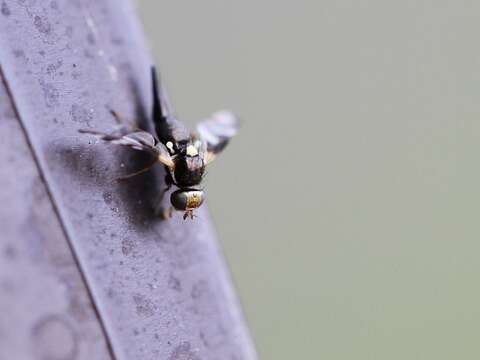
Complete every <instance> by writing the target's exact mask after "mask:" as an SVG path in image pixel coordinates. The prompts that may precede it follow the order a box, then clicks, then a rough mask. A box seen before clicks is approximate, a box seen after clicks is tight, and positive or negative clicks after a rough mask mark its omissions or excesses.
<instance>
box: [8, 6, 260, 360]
mask: <svg viewBox="0 0 480 360" xmlns="http://www.w3.org/2000/svg"><path fill="white" fill-rule="evenodd" d="M0 5H1V13H0V18H1V21H0V63H1V66H2V70H3V73H4V75H5V78H6V83H7V84H8V87H9V89H10V92H11V96H12V98H13V101H14V103H15V106H16V108H17V110H18V114H19V117H20V122H21V124H22V126H23V128H24V129H25V131H26V135H27V138H28V140H29V142H30V143H31V146H32V149H33V153H34V155H35V159H36V161H37V162H38V166H39V167H40V169H41V171H42V173H43V175H44V179H45V183H46V185H47V189H46V190H47V191H48V192H49V193H50V194H51V199H52V200H53V206H54V208H55V209H56V210H57V212H58V214H59V220H60V224H61V225H62V227H63V228H64V229H65V234H66V238H67V239H64V238H63V241H68V242H69V243H70V244H71V247H72V249H73V251H74V253H75V255H76V257H77V258H78V262H79V265H80V270H81V271H82V274H83V276H84V278H85V279H86V284H87V287H88V289H89V291H90V295H91V297H92V299H93V301H94V304H95V306H96V308H97V310H98V313H99V316H100V320H101V324H102V326H103V327H104V329H105V331H106V334H107V338H108V342H109V343H111V346H112V349H113V353H114V357H115V358H117V359H172V360H173V359H208V360H215V359H218V360H225V359H246V360H250V359H255V358H256V355H255V352H254V349H253V346H252V343H251V340H250V337H249V334H248V332H247V330H246V327H245V325H244V321H243V317H242V314H241V311H240V308H239V305H238V303H237V300H236V296H235V294H234V291H233V289H232V286H231V282H230V279H229V275H228V272H227V270H226V267H225V264H224V262H223V258H222V256H221V252H220V251H219V248H218V244H217V242H216V239H215V236H214V230H213V228H212V226H211V224H210V222H209V220H208V213H207V211H206V210H205V209H203V211H200V212H199V213H198V215H199V217H198V218H197V219H196V220H195V221H193V222H192V221H190V222H184V221H183V220H182V219H181V218H180V217H179V216H176V217H175V218H174V219H172V220H171V221H168V222H161V221H159V219H158V218H156V217H155V216H154V214H153V211H152V209H153V206H154V204H155V200H156V196H157V194H158V193H159V190H161V189H162V187H163V180H162V179H163V173H162V170H161V169H156V170H155V171H153V172H150V173H147V174H144V175H141V176H139V177H137V178H134V179H132V180H130V181H125V182H121V183H119V182H117V181H115V177H116V176H118V175H120V174H125V173H127V172H131V171H134V170H137V169H139V168H141V167H142V165H143V164H144V163H145V161H148V159H145V157H143V156H141V154H139V153H134V152H132V151H128V150H125V149H119V148H117V147H114V146H108V145H105V144H102V143H99V142H97V141H94V140H92V139H90V138H88V137H86V136H84V135H83V136H82V135H80V134H78V132H77V130H78V129H79V128H90V127H91V128H96V129H100V130H108V129H110V128H111V127H112V126H114V124H115V122H114V120H113V119H112V118H111V116H110V115H109V109H110V108H113V109H115V110H117V111H118V112H119V113H121V114H124V115H126V116H127V117H129V118H133V119H138V121H139V122H142V123H143V124H144V125H146V124H147V125H148V123H147V117H148V116H146V114H148V113H149V109H150V104H151V99H150V86H149V84H150V79H149V66H150V63H151V60H150V58H149V56H148V55H147V54H148V53H147V50H146V47H145V45H144V41H143V37H142V34H141V31H140V28H139V26H138V24H137V23H136V19H135V18H134V17H133V13H132V12H133V11H132V8H131V5H130V3H129V2H127V1H119V0H105V1H93V0H92V1H48V2H47V1H45V2H44V1H42V2H40V1H34V0H24V1H13V0H11V1H8V0H5V1H2V2H1V3H0ZM2 136H4V135H3V134H2ZM11 136H13V135H11ZM24 156H26V157H29V156H30V155H28V154H26V155H24ZM29 161H30V164H29V165H28V166H29V167H30V168H33V166H34V164H33V160H32V159H31V158H30V160H29ZM32 171H33V170H32ZM1 172H2V174H3V176H6V177H9V179H10V180H9V181H12V180H11V179H12V176H15V171H14V172H13V173H12V170H10V171H9V170H8V169H7V168H6V166H4V165H3V162H2V167H1ZM17 181H19V179H18V178H17ZM4 191H8V190H6V188H5V187H2V188H0V192H4ZM25 191H27V192H28V191H31V190H29V189H26V190H25ZM10 196H12V194H10ZM18 206H19V207H20V209H17V207H18ZM27 206H28V204H27V203H24V204H22V205H17V206H13V207H12V209H11V211H12V214H11V215H10V213H8V212H7V214H6V215H5V216H8V218H7V219H6V220H5V221H7V222H8V221H10V220H9V219H10V216H14V214H16V212H17V211H18V212H19V213H20V212H21V211H25V209H24V208H25V207H27ZM2 214H3V213H2ZM45 214H46V213H45ZM45 214H43V212H42V215H45ZM50 218H51V219H52V220H51V221H52V223H53V222H54V221H55V220H54V219H55V217H54V216H53V215H52V216H51V217H46V218H45V219H44V222H45V223H49V221H50ZM56 228H59V226H58V224H57V226H56ZM25 229H30V230H29V231H33V232H36V230H35V228H34V227H31V226H29V225H25ZM49 231H50V230H49ZM51 231H53V230H51ZM56 231H57V232H58V229H57V230H56ZM25 276H26V275H25ZM70 291H71V289H68V288H67V289H66V292H67V295H66V296H68V295H71V294H72V293H71V292H70ZM52 304H53V303H52ZM52 306H53V305H52ZM12 322H14V320H12ZM93 325H95V324H92V326H93ZM99 328H100V327H99V326H98V324H97V326H96V331H97V333H98V331H99ZM31 330H32V329H31ZM88 333H89V332H88V331H83V330H82V331H81V336H87V335H88ZM2 336H3V334H2ZM99 343H101V341H100V342H99ZM54 356H56V355H54ZM54 356H51V358H60V357H58V356H57V357H54ZM33 358H35V357H33ZM65 358H70V357H65ZM78 358H80V356H79V357H78Z"/></svg>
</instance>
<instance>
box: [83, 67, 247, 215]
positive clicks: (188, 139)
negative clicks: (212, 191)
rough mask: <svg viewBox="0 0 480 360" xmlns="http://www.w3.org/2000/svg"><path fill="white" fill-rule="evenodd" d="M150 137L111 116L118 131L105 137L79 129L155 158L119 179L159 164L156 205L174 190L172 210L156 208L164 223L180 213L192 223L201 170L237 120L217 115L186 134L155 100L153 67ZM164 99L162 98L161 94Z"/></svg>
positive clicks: (233, 130) (200, 196)
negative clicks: (161, 180) (162, 178)
mask: <svg viewBox="0 0 480 360" xmlns="http://www.w3.org/2000/svg"><path fill="white" fill-rule="evenodd" d="M151 77H152V92H153V110H152V117H153V122H154V125H155V134H151V133H150V132H148V131H144V130H141V129H138V128H135V127H134V126H133V125H132V124H126V123H125V122H124V121H123V120H122V119H121V117H120V116H119V115H118V114H117V113H116V112H115V111H111V113H112V115H113V116H114V117H115V119H116V120H117V122H119V124H120V125H119V127H118V128H117V129H115V130H114V131H112V132H110V133H104V132H100V131H95V130H90V129H82V130H79V131H80V132H81V133H86V134H91V135H94V136H96V137H97V138H99V139H101V140H104V141H106V142H109V143H112V144H118V145H125V146H128V147H130V148H132V149H135V150H140V151H144V152H147V153H150V154H151V155H152V156H154V161H153V162H152V163H151V164H150V165H149V166H147V167H146V168H144V169H142V170H140V171H137V172H135V173H133V174H129V175H127V176H123V177H121V178H120V179H127V178H130V177H132V176H135V175H138V174H141V173H143V172H145V171H147V170H149V169H150V168H151V167H152V166H153V165H155V164H157V163H158V162H160V163H161V164H163V165H164V166H165V169H166V174H167V175H166V177H165V183H166V188H165V189H164V191H163V192H162V193H161V194H160V195H161V196H160V201H159V203H160V202H161V199H162V198H163V196H164V195H165V193H166V192H167V191H168V190H170V188H171V187H172V186H176V187H177V188H178V189H177V190H176V191H174V192H173V193H172V194H171V196H170V203H171V205H172V206H171V207H170V208H168V209H162V208H160V207H159V208H158V210H159V212H160V213H161V215H162V216H163V217H164V218H169V217H171V216H172V214H173V212H174V211H175V210H177V211H183V212H184V215H183V219H184V220H185V219H187V218H188V217H190V218H191V219H193V216H194V214H193V210H195V209H197V208H198V207H200V206H201V205H202V203H203V202H204V200H205V194H204V191H203V189H202V188H200V184H201V182H202V179H203V176H204V174H205V166H206V165H208V164H209V163H211V162H212V161H213V160H214V159H215V158H216V156H217V155H218V154H219V153H220V152H221V151H222V150H223V149H224V148H225V146H226V145H227V144H228V142H229V140H230V139H231V138H232V137H233V136H234V135H235V134H236V133H237V130H238V128H239V120H238V118H237V117H236V116H235V115H234V114H233V113H231V112H230V111H226V110H223V111H219V112H216V113H214V114H213V115H211V117H210V118H208V119H205V120H203V121H201V122H199V123H198V124H197V127H196V131H190V130H189V129H188V128H187V127H186V126H185V125H184V124H183V123H182V122H180V121H179V120H177V119H176V118H175V116H174V115H173V113H172V111H171V109H170V106H169V105H168V101H167V100H166V98H165V96H160V90H161V89H159V86H158V80H157V74H156V70H155V67H152V68H151ZM162 95H163V94H162Z"/></svg>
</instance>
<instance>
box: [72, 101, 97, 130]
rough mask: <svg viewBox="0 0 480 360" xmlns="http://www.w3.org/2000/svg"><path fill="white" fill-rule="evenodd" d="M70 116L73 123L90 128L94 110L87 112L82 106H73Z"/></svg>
mask: <svg viewBox="0 0 480 360" xmlns="http://www.w3.org/2000/svg"><path fill="white" fill-rule="evenodd" d="M70 115H71V117H72V120H73V121H75V122H77V123H80V124H85V125H87V126H88V127H90V122H91V121H92V119H93V110H87V109H85V108H84V107H82V106H80V105H77V104H73V105H72V108H71V109H70Z"/></svg>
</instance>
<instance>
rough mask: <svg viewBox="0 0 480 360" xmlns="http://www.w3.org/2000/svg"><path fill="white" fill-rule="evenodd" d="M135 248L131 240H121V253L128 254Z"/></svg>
mask: <svg viewBox="0 0 480 360" xmlns="http://www.w3.org/2000/svg"><path fill="white" fill-rule="evenodd" d="M134 250H135V243H134V242H133V241H132V240H123V241H122V253H123V255H125V256H128V255H130V254H131V253H132V252H133V251H134Z"/></svg>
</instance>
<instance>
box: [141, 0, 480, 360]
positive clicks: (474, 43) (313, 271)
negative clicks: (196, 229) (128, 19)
mask: <svg viewBox="0 0 480 360" xmlns="http://www.w3.org/2000/svg"><path fill="white" fill-rule="evenodd" d="M137 4H138V8H139V12H140V14H141V17H142V19H143V22H144V25H145V28H146V33H147V36H148V37H149V40H150V44H151V48H152V49H153V52H154V56H155V58H156V59H157V64H158V65H159V66H160V69H161V72H162V74H163V79H164V81H165V83H166V85H167V89H168V91H169V94H170V98H171V100H172V102H173V104H174V106H175V108H176V111H177V114H178V116H179V117H180V118H182V119H185V121H186V122H188V123H189V124H194V122H195V121H196V120H198V119H200V118H202V117H205V116H207V115H208V114H210V113H211V112H212V111H214V110H216V109H220V108H223V107H227V108H231V109H234V110H235V111H237V112H238V113H239V114H240V115H241V117H242V119H243V127H242V129H241V132H240V134H239V135H238V137H236V138H235V139H234V141H233V142H232V143H231V145H230V146H229V147H228V150H226V152H225V154H224V155H223V156H221V157H220V158H219V159H218V160H217V161H216V162H215V163H214V164H212V166H211V167H210V168H209V174H208V177H207V191H208V197H209V207H210V210H211V212H212V215H213V218H214V221H215V223H216V225H217V228H218V232H219V237H220V239H221V241H222V245H223V248H224V250H225V252H226V256H227V259H228V262H229V264H230V266H231V269H232V272H233V276H234V279H235V282H236V285H237V288H238V290H239V294H240V297H241V301H242V303H243V305H244V309H245V313H246V316H247V319H248V322H249V325H250V328H251V330H252V333H253V335H254V338H255V341H256V343H257V347H258V350H259V353H260V355H261V358H262V359H268V360H269V359H272V360H273V359H275V360H282V359H285V360H287V359H288V360H291V359H329V360H334V359H390V360H392V359H402V360H403V359H435V360H439V359H449V360H450V359H453V358H461V359H478V358H480V342H479V340H480V339H479V337H480V305H479V304H480V288H479V275H480V262H479V260H478V257H479V251H480V244H479V235H480V231H479V222H478V214H479V210H480V207H479V200H480V199H479V197H480V196H479V195H480V192H479V181H480V171H479V169H478V168H479V166H478V160H477V159H478V154H479V150H480V148H479V145H478V144H479V140H480V123H479V121H480V101H479V99H480V45H479V41H478V36H479V35H478V34H479V33H480V22H479V16H480V2H475V1H459V0H455V1H443V0H435V1H433V0H431V1H426V0H416V1H411V0H408V1H384V0H367V1H345V0H340V1H339V0H324V1H307V0H299V1H289V2H280V1H274V0H266V1H253V0H244V1H225V0H223V1H221V0H205V1H165V0H163V1H152V0H137Z"/></svg>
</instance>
